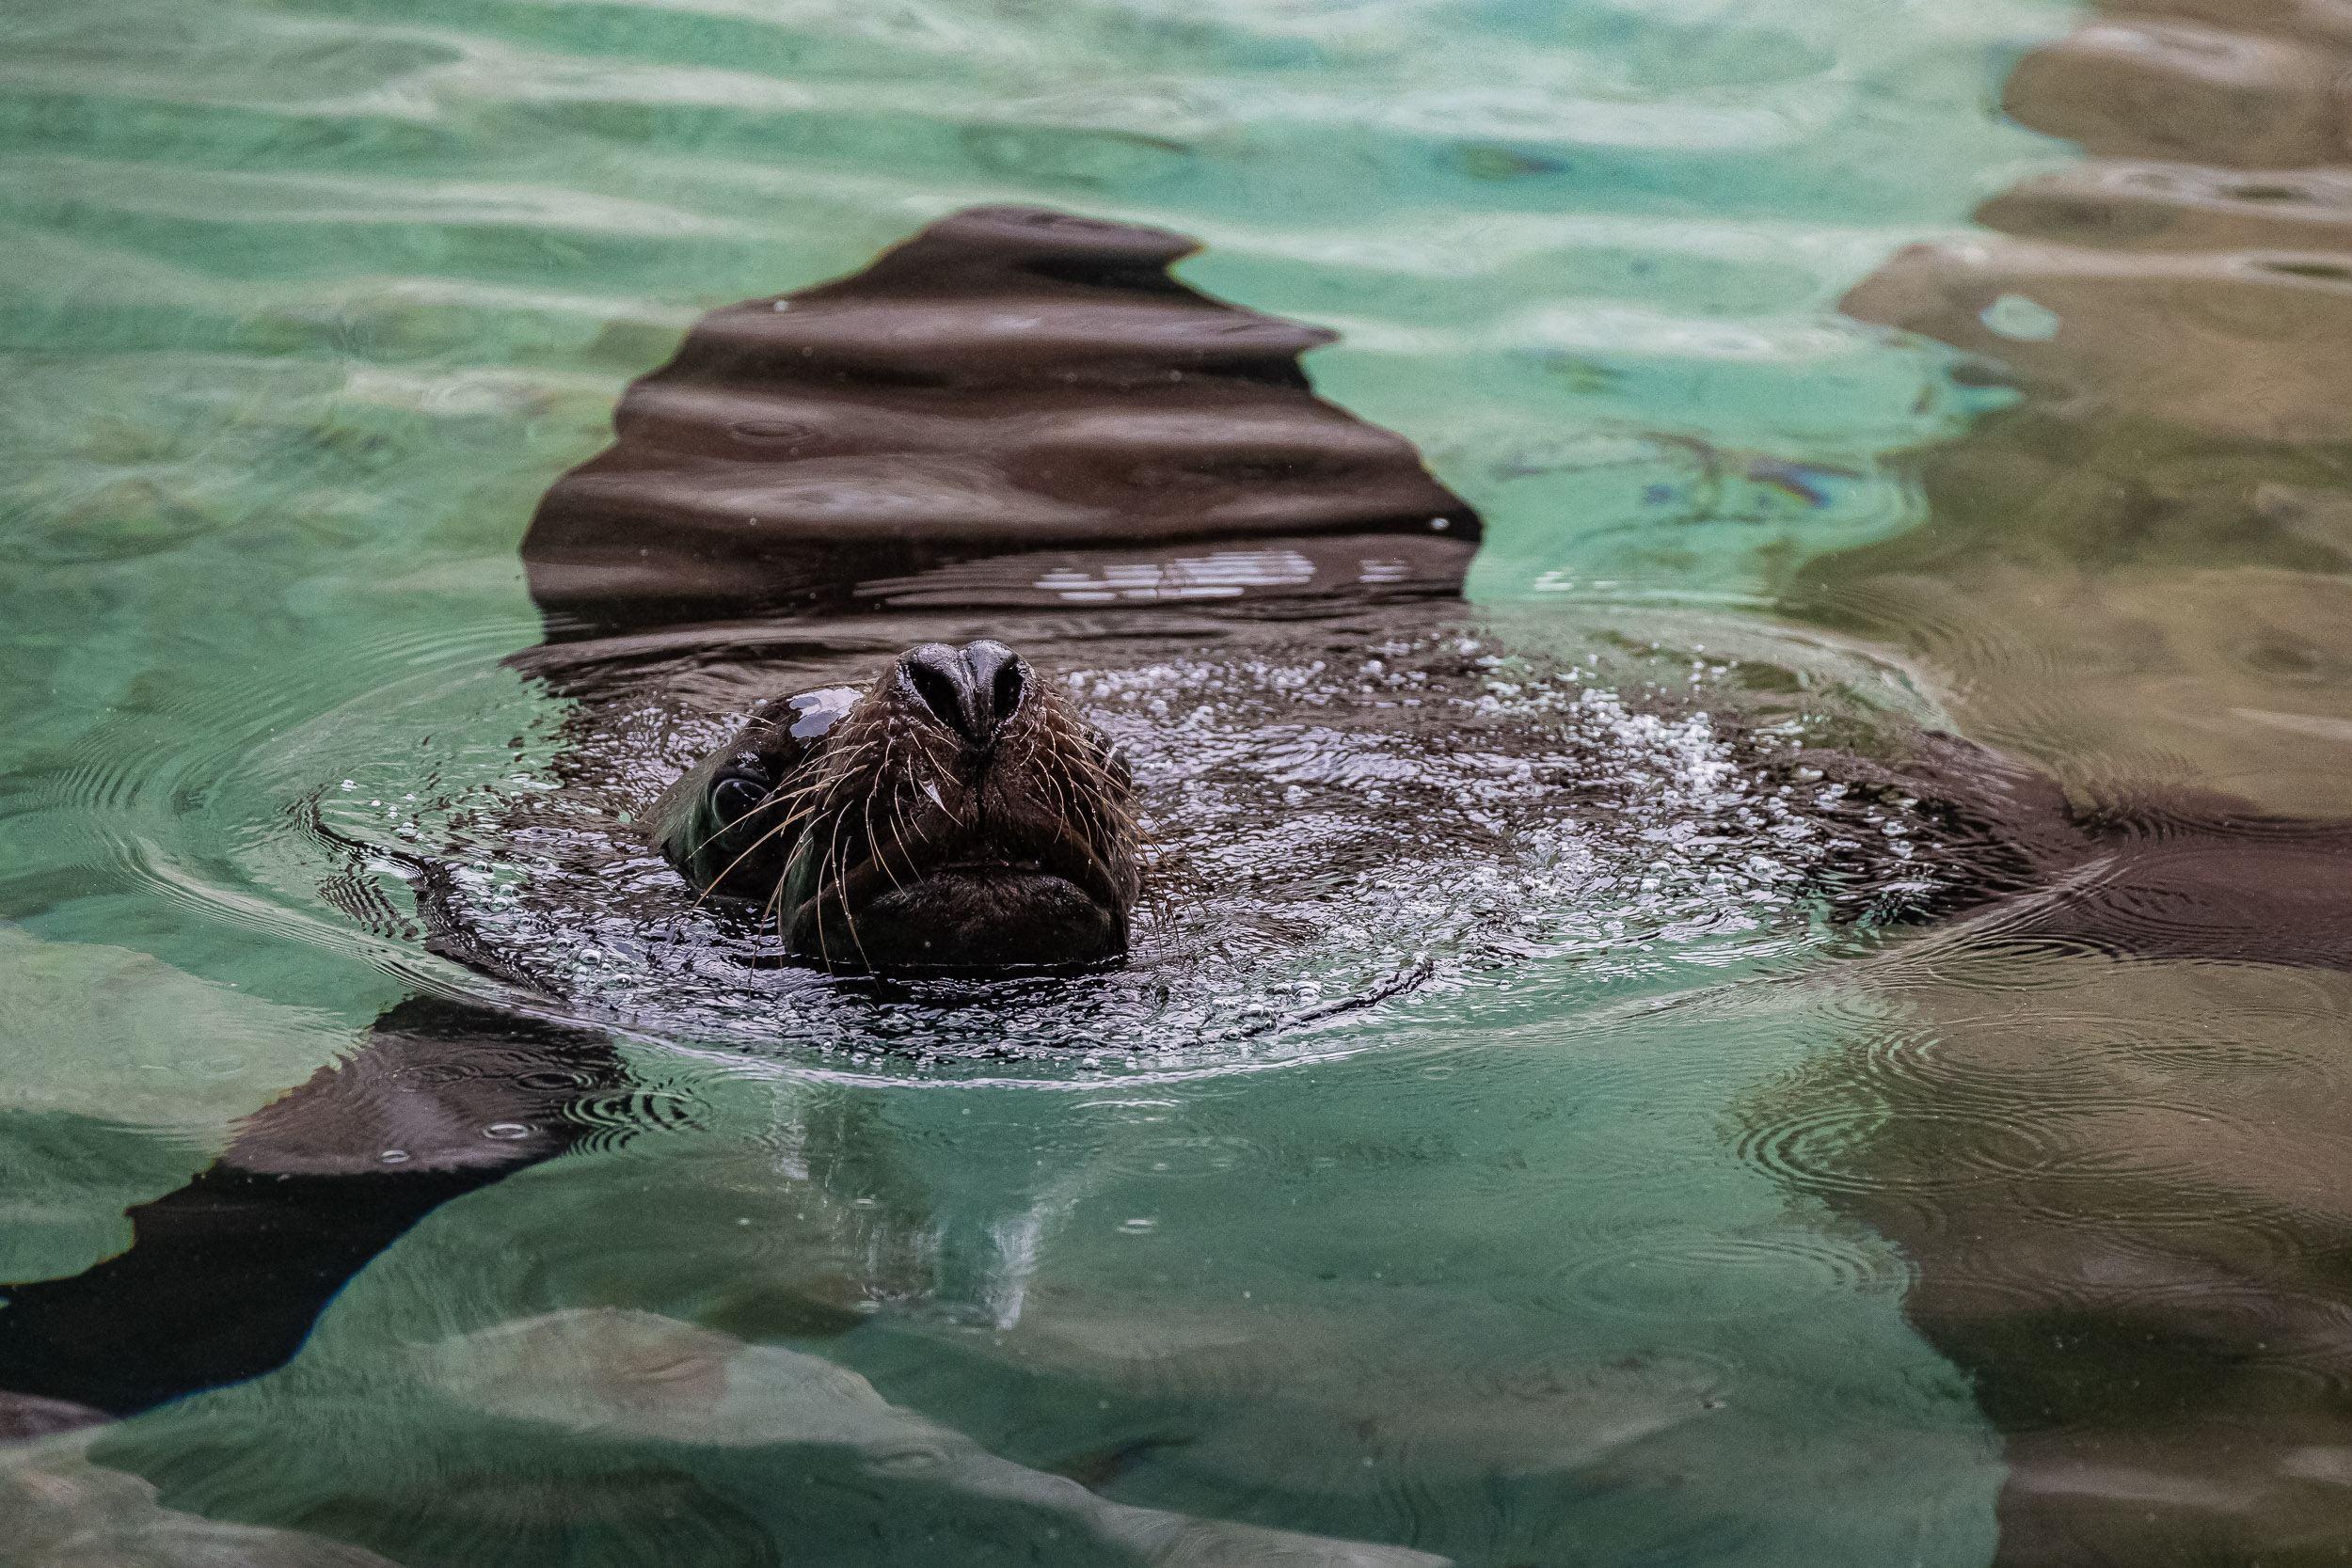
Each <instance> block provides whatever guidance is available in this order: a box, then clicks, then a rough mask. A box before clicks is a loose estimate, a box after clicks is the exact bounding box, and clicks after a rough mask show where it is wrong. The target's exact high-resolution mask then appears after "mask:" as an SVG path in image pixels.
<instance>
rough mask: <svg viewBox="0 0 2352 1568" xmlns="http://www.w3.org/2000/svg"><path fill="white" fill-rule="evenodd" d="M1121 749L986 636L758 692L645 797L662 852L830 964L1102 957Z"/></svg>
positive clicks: (1115, 927)
mask: <svg viewBox="0 0 2352 1568" xmlns="http://www.w3.org/2000/svg"><path fill="white" fill-rule="evenodd" d="M1131 790H1132V784H1131V781H1130V779H1129V776H1128V771H1127V768H1126V765H1125V764H1124V763H1123V762H1122V761H1121V760H1120V757H1119V755H1118V753H1117V752H1116V751H1115V750H1114V749H1113V748H1112V746H1111V743H1110V741H1109V740H1108V738H1107V737H1105V736H1104V735H1103V734H1102V732H1101V731H1099V730H1097V729H1096V728H1095V727H1094V726H1093V725H1091V724H1089V723H1088V722H1087V721H1085V720H1083V719H1081V718H1080V717H1079V716H1078V715H1077V714H1076V713H1075V712H1074V711H1073V709H1072V708H1071V707H1070V705H1068V704H1067V703H1065V702H1064V701H1063V700H1062V699H1061V698H1060V696H1059V695H1057V693H1056V692H1055V691H1054V690H1053V689H1051V688H1050V687H1048V686H1047V685H1045V684H1044V683H1043V682H1041V681H1040V680H1039V679H1038V678H1037V676H1036V673H1035V672H1033V671H1032V670H1031V669H1030V668H1029V665H1028V663H1027V661H1026V660H1025V659H1023V658H1022V657H1020V656H1019V655H1017V654H1015V653H1014V652H1013V651H1012V650H1011V649H1010V648H1008V647H1006V646H1005V645H1004V644H1003V643H1001V642H994V641H977V642H971V643H967V644H965V645H964V646H963V647H961V648H954V647H949V646H948V645H946V643H942V642H927V643H924V644H923V645H921V646H920V647H915V648H910V649H908V650H907V651H906V652H905V653H903V654H901V655H899V656H898V658H897V659H895V660H893V661H892V663H891V665H890V667H889V668H888V669H887V670H885V671H884V672H882V674H881V675H880V676H879V677H877V678H876V679H875V680H874V681H872V682H871V683H870V684H869V685H868V686H867V687H866V689H864V690H863V691H861V690H859V689H855V688H848V687H838V688H829V689H822V690H817V691H809V692H803V693H799V694H796V695H793V696H788V697H784V698H780V699H777V700H776V701H774V702H771V703H769V704H767V705H763V706H762V707H761V708H760V709H759V710H757V711H756V712H755V714H754V715H753V716H752V720H751V722H750V723H749V724H748V725H747V726H746V727H745V729H744V731H743V733H742V734H741V735H740V736H738V737H737V739H736V740H735V741H734V743H733V744H731V745H728V746H725V747H723V748H721V749H720V750H719V751H718V752H715V753H713V754H712V755H711V756H710V757H708V758H707V759H705V760H704V761H703V762H702V763H701V764H700V765H699V766H697V767H696V768H693V769H692V770H691V772H689V773H688V774H687V775H686V776H685V777H684V778H682V779H680V780H679V781H678V783H677V784H675V785H674V786H673V787H672V789H671V790H670V792H669V793H668V795H666V796H665V797H664V798H663V800H662V804H661V807H660V813H659V827H658V829H657V834H658V837H659V840H660V846H661V850H662V853H663V855H664V856H665V857H667V858H668V860H669V862H670V863H671V864H672V865H674V866H675V867H676V868H677V869H678V871H679V872H680V873H681V874H683V875H684V876H685V877H686V879H688V880H689V881H691V882H692V883H693V884H694V885H695V886H696V887H698V888H701V889H703V890H704V891H705V892H706V893H707V894H713V895H719V896H721V897H725V898H732V899H744V900H754V901H756V902H757V903H758V904H759V905H760V907H761V910H762V914H763V918H764V919H766V920H770V921H772V922H773V924H774V925H775V927H776V929H777V930H778V932H779V933H780V935H781V936H782V937H783V940H784V942H785V944H786V946H787V949H788V950H789V951H790V952H791V953H793V954H794V955H796V956H798V957H802V958H808V959H812V960H814V961H816V962H818V963H820V964H822V965H824V966H825V967H827V968H830V969H837V970H880V971H904V970H926V969H942V970H992V969H1004V968H1010V967H1022V966H1052V967H1073V966H1085V965H1091V964H1099V963H1104V962H1106V961H1109V960H1111V959H1114V958H1119V957H1120V955H1121V954H1123V953H1124V952H1125V951H1126V949H1127V917H1128V913H1129V911H1131V910H1132V909H1133V908H1134V905H1135V901H1136V894H1137V890H1138V888H1139V885H1140V881H1141V878H1140V875H1139V872H1138V870H1137V864H1136V832H1135V826H1134V822H1133V820H1132V818H1131V817H1130V816H1129V815H1128V800H1129V796H1130V793H1131Z"/></svg>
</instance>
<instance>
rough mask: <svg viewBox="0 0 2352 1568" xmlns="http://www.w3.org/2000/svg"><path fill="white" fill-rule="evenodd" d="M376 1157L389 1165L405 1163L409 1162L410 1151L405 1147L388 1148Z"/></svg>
mask: <svg viewBox="0 0 2352 1568" xmlns="http://www.w3.org/2000/svg"><path fill="white" fill-rule="evenodd" d="M376 1158H377V1159H378V1160H380V1161H382V1162H383V1163H384V1164H388V1165H405V1164H407V1163H408V1151H407V1150H406V1149H405V1148H388V1149H386V1150H385V1151H384V1152H383V1153H381V1154H379V1155H377V1156H376Z"/></svg>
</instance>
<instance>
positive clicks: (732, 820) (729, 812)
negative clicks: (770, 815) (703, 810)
mask: <svg viewBox="0 0 2352 1568" xmlns="http://www.w3.org/2000/svg"><path fill="white" fill-rule="evenodd" d="M767 797H768V791H767V790H766V789H764V788H762V787H761V786H760V785H758V784H755V783H753V782H752V781H751V780H749V779H721V780H720V781H719V782H718V784H716V785H714V786H713V787H712V789H711V791H710V809H711V810H712V811H715V812H717V813H718V814H719V820H720V821H722V822H724V823H726V824H727V825H728V826H729V827H733V826H734V825H735V824H736V823H738V822H739V821H741V820H742V819H743V817H744V816H745V815H746V814H748V813H749V812H750V811H751V810H752V808H753V807H755V806H756V805H758V804H759V802H760V801H762V800H766V799H767Z"/></svg>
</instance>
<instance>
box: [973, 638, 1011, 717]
mask: <svg viewBox="0 0 2352 1568" xmlns="http://www.w3.org/2000/svg"><path fill="white" fill-rule="evenodd" d="M962 657H963V663H964V667H965V668H966V669H968V670H970V671H971V673H972V689H973V694H974V696H975V697H976V698H977V701H976V702H975V704H974V706H975V707H976V708H977V710H978V711H979V712H981V713H982V714H983V715H984V716H985V720H986V722H987V725H988V729H989V732H990V733H991V734H993V733H994V732H995V730H996V729H997V727H998V726H999V725H1001V724H1003V723H1004V722H1005V721H1008V720H1009V719H1010V718H1011V717H1012V716H1013V712H1014V710H1015V709H1017V708H1019V707H1020V706H1021V656H1020V655H1019V654H1016V653H1014V652H1013V651H1012V650H1011V649H1010V648H1008V647H1006V646H1005V645H1004V644H1003V643H1002V642H998V641H993V639H989V638H982V639H981V640H980V641H977V642H967V643H965V644H964V645H963V656H962Z"/></svg>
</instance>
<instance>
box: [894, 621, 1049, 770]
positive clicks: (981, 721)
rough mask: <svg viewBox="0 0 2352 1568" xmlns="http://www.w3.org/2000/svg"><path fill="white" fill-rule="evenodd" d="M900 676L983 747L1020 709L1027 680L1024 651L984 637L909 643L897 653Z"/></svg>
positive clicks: (917, 698)
mask: <svg viewBox="0 0 2352 1568" xmlns="http://www.w3.org/2000/svg"><path fill="white" fill-rule="evenodd" d="M896 678H897V679H898V680H899V681H901V682H903V683H904V684H905V687H906V691H907V694H908V695H909V696H910V697H911V698H912V699H913V700H914V702H915V703H916V704H918V705H921V706H922V707H923V708H924V709H926V710H928V711H929V712H930V715H931V716H932V717H933V718H935V719H937V720H938V721H940V722H941V723H943V724H945V725H946V726H947V728H948V729H950V730H952V731H954V732H955V733H956V734H957V735H960V736H962V737H963V738H964V739H965V740H966V741H968V742H970V743H971V744H972V745H974V746H977V747H979V748H981V749H982V750H986V749H987V748H989V747H990V746H992V745H993V744H994V743H995V740H996V732H997V731H998V730H1000V729H1002V728H1003V727H1004V725H1005V723H1006V722H1007V721H1009V720H1010V719H1011V718H1012V716H1013V715H1014V714H1015V713H1017V712H1019V711H1020V708H1021V702H1022V698H1023V697H1024V696H1025V695H1026V693H1027V690H1028V686H1029V680H1028V666H1027V665H1026V664H1025V662H1024V661H1023V660H1022V658H1021V656H1020V655H1018V654H1016V653H1014V652H1013V651H1012V650H1011V649H1010V648H1008V647H1006V646H1005V645H1004V644H1003V643H1002V642H997V641H991V640H989V639H986V638H983V639H981V640H980V641H977V642H967V643H965V644H964V645H963V646H962V647H961V648H951V647H949V646H948V645H947V644H946V643H945V642H926V643H924V644H923V645H922V646H920V647H917V648H910V649H908V650H907V651H906V653H904V654H903V655H901V656H900V657H899V659H898V669H897V672H896Z"/></svg>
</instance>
